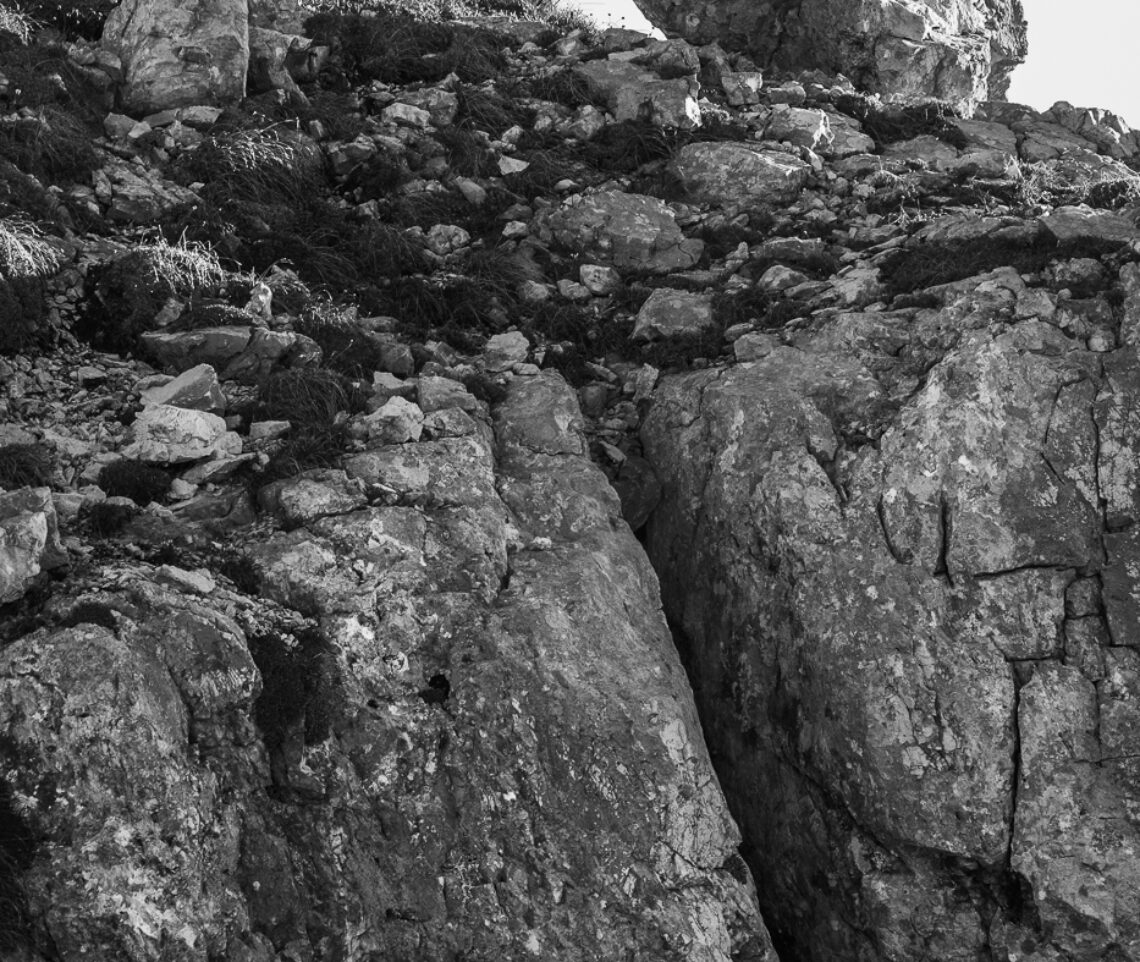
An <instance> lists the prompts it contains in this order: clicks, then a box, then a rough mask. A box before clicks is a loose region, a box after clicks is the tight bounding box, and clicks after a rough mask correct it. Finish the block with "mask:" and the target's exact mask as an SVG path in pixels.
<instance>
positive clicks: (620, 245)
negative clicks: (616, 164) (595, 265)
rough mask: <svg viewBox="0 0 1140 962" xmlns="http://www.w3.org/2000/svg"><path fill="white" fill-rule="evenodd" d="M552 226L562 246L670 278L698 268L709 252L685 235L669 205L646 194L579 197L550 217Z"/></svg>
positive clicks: (601, 194) (551, 231) (604, 192)
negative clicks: (687, 269)
mask: <svg viewBox="0 0 1140 962" xmlns="http://www.w3.org/2000/svg"><path fill="white" fill-rule="evenodd" d="M548 225H549V227H548V229H549V231H550V233H551V235H552V236H553V239H554V240H555V241H556V242H557V243H558V244H560V245H562V246H564V247H567V248H573V249H575V250H580V251H582V252H583V254H585V255H586V256H589V257H594V258H597V259H599V260H605V261H608V262H609V263H610V264H612V265H613V266H614V267H618V268H626V269H628V268H635V267H636V268H645V269H646V270H650V271H653V272H654V273H657V274H666V273H668V272H670V271H674V270H684V269H685V268H689V267H693V266H694V265H695V264H696V263H697V261H698V260H699V259H700V256H701V252H702V251H703V249H704V245H703V244H702V243H701V242H700V241H699V240H693V239H687V238H686V237H685V235H684V234H683V233H682V232H681V228H680V227H678V226H677V222H676V219H675V217H674V214H673V212H672V210H670V208H669V206H668V205H667V204H665V203H664V202H663V201H661V200H658V199H657V198H656V197H646V196H645V195H642V194H626V193H622V192H620V191H599V192H597V193H593V194H587V195H585V196H578V197H574V198H571V199H570V200H568V201H567V202H566V203H565V204H564V205H563V206H562V207H560V208H559V209H558V210H556V211H554V212H553V213H552V214H550V216H549V220H548Z"/></svg>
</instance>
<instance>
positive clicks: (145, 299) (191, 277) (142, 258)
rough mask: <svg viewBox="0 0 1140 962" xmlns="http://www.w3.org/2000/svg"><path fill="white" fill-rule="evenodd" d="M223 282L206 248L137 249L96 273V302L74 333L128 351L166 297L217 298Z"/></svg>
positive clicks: (168, 246) (194, 245)
mask: <svg viewBox="0 0 1140 962" xmlns="http://www.w3.org/2000/svg"><path fill="white" fill-rule="evenodd" d="M227 280H228V274H227V272H226V270H225V269H224V268H223V267H222V265H221V263H220V261H219V260H218V256H217V254H216V253H215V252H214V251H213V249H212V248H210V247H208V246H206V245H204V244H198V243H195V242H192V241H182V242H180V243H178V244H169V243H167V242H165V241H161V240H160V241H156V242H154V243H148V244H140V245H138V246H137V247H134V248H132V249H131V250H129V251H127V252H126V253H125V254H122V255H120V256H119V257H117V258H116V259H115V260H113V261H112V262H111V263H110V264H108V265H107V266H106V267H105V268H103V269H102V270H101V271H99V272H97V275H96V285H95V288H96V290H95V300H94V302H93V303H92V302H90V301H89V303H88V305H87V308H88V309H87V312H86V314H85V315H84V316H83V317H82V318H81V320H80V323H79V324H78V325H77V333H78V334H79V336H81V337H83V338H84V339H86V340H88V341H89V342H90V343H92V344H94V345H95V346H97V347H100V348H103V349H107V350H112V351H123V352H129V351H132V350H134V349H135V347H136V346H137V341H138V337H139V335H140V334H142V333H143V332H144V331H147V330H149V329H150V328H151V327H152V325H153V323H154V317H155V315H156V314H157V313H158V311H159V309H160V308H161V307H162V305H163V304H164V303H165V302H166V301H167V300H168V299H169V298H171V297H174V296H179V297H186V298H191V297H193V296H196V295H209V294H215V293H217V292H219V291H220V290H221V289H222V287H223V286H224V285H225V283H226V282H227Z"/></svg>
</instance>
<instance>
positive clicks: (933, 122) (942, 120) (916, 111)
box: [832, 94, 967, 149]
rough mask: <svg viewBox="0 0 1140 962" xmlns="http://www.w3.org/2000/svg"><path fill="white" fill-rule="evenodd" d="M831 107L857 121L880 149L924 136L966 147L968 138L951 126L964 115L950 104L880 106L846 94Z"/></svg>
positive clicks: (867, 99) (835, 100) (858, 96)
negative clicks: (953, 121)
mask: <svg viewBox="0 0 1140 962" xmlns="http://www.w3.org/2000/svg"><path fill="white" fill-rule="evenodd" d="M832 103H833V104H834V106H835V109H836V110H838V111H839V112H840V113H843V114H846V115H847V116H848V117H854V118H855V119H856V120H858V121H859V123H860V124H862V125H863V130H864V132H865V133H866V134H868V136H870V137H873V138H874V140H875V143H876V144H877V145H878V147H879V149H882V148H883V147H885V146H887V145H888V144H893V143H897V142H898V141H901V140H910V139H912V138H914V137H921V136H923V135H929V136H932V137H937V138H938V139H939V140H941V141H944V142H945V143H948V144H950V145H951V146H952V147H957V148H958V149H962V148H964V147H965V146H966V145H967V140H966V136H965V134H963V133H962V131H960V130H959V129H958V128H957V127H955V126H954V124H952V123H951V121H952V120H956V119H958V118H959V117H960V116H961V115H960V114H959V112H958V111H957V110H956V109H955V108H954V107H952V106H951V105H950V104H946V103H941V102H938V101H931V102H928V103H920V104H880V103H876V102H875V101H874V100H873V99H871V98H869V97H864V96H862V95H861V94H843V95H842V96H839V97H836V98H835V99H834V100H833V101H832Z"/></svg>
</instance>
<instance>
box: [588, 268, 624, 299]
mask: <svg viewBox="0 0 1140 962" xmlns="http://www.w3.org/2000/svg"><path fill="white" fill-rule="evenodd" d="M578 279H579V280H580V281H581V282H582V284H583V285H584V286H585V287H586V289H587V290H588V291H589V292H590V293H591V294H597V295H599V296H605V295H606V294H613V293H614V292H615V291H618V290H620V289H621V274H619V273H618V272H617V271H615V270H614V269H613V268H612V267H603V266H602V265H600V264H583V265H582V266H581V267H579V268H578Z"/></svg>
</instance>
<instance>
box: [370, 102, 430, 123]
mask: <svg viewBox="0 0 1140 962" xmlns="http://www.w3.org/2000/svg"><path fill="white" fill-rule="evenodd" d="M380 118H381V119H382V120H384V121H385V122H386V123H390V124H402V125H404V126H406V127H427V126H429V125H430V124H431V114H430V113H428V112H427V111H426V110H423V109H422V108H420V107H413V106H412V105H411V104H402V103H399V102H397V103H394V104H392V105H390V106H388V107H385V108H384V109H383V110H382V111H380Z"/></svg>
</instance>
